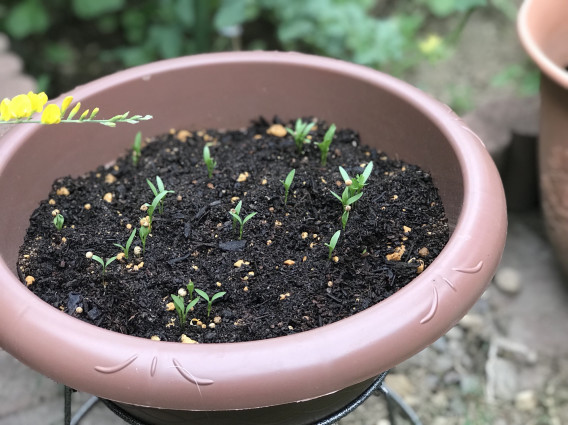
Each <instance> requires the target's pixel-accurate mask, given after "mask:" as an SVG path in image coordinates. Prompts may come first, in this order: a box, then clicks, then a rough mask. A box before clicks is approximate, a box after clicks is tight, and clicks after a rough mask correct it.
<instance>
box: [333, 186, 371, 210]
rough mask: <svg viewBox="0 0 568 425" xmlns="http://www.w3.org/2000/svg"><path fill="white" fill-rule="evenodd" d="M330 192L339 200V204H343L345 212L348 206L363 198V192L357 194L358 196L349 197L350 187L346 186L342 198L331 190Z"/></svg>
mask: <svg viewBox="0 0 568 425" xmlns="http://www.w3.org/2000/svg"><path fill="white" fill-rule="evenodd" d="M330 192H331V194H332V195H333V196H335V197H336V198H337V199H339V202H341V205H343V211H345V209H346V208H347V207H348V206H350V205H351V204H353V203H355V202H357V201H358V200H359V198H361V196H363V192H360V193H357V194H356V195H353V196H349V186H346V187H345V189H343V193H342V194H341V196H339V195H338V194H337V193H335V192H334V191H332V190H330Z"/></svg>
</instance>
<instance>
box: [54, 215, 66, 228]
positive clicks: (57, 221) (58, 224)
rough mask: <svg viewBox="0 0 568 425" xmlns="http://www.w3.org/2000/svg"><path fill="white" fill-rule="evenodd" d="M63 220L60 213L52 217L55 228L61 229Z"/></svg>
mask: <svg viewBox="0 0 568 425" xmlns="http://www.w3.org/2000/svg"><path fill="white" fill-rule="evenodd" d="M64 222H65V218H63V216H62V215H61V214H56V216H55V218H54V219H53V225H54V226H55V228H56V229H57V230H61V229H62V228H63V223H64Z"/></svg>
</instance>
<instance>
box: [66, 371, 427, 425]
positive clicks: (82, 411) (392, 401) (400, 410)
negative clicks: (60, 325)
mask: <svg viewBox="0 0 568 425" xmlns="http://www.w3.org/2000/svg"><path fill="white" fill-rule="evenodd" d="M387 373H388V371H387V372H383V373H382V374H381V375H380V376H379V377H378V378H377V379H376V380H375V382H373V384H372V385H371V386H370V387H369V388H367V390H366V391H365V392H364V393H363V394H361V395H360V396H359V397H357V398H356V399H355V400H353V401H352V402H351V403H349V404H348V405H347V406H345V407H344V408H343V409H341V410H340V411H339V412H336V413H334V414H333V415H331V416H328V417H327V418H325V419H322V420H320V421H319V422H317V423H315V424H313V425H333V424H335V423H337V421H339V420H340V419H341V418H343V417H345V416H347V415H348V414H350V413H351V412H353V411H354V410H355V409H356V408H357V407H359V406H360V405H361V404H363V403H364V402H365V400H367V399H368V398H369V397H370V396H371V395H373V394H374V395H377V396H380V395H383V396H384V398H385V400H386V404H387V411H388V418H389V421H390V423H391V425H397V424H398V419H397V418H398V417H399V415H400V416H402V417H403V418H404V419H406V421H408V422H409V423H410V424H412V425H422V422H420V419H418V416H417V415H416V412H415V411H414V410H412V408H411V407H410V406H408V405H407V404H406V403H405V402H404V400H403V399H402V398H401V397H400V396H399V395H398V394H396V393H395V392H394V391H392V390H391V389H389V388H388V387H387V386H386V385H385V384H384V379H385V377H386V376H387ZM73 392H74V390H73V389H71V388H69V387H65V422H64V425H79V423H80V421H81V420H82V419H83V418H84V417H85V415H86V414H87V413H88V412H89V410H90V409H91V408H92V407H93V406H94V405H95V404H96V403H98V402H99V401H100V402H102V403H104V404H105V405H106V406H107V407H108V408H109V409H110V410H111V411H112V412H113V413H114V414H115V415H117V416H118V417H119V418H121V419H122V420H124V421H125V422H126V423H127V424H131V425H147V424H145V423H143V422H140V421H139V420H138V419H135V418H133V417H132V416H131V415H129V414H128V413H126V412H125V411H124V410H122V409H121V408H120V407H119V406H117V405H116V404H115V403H113V402H112V401H109V400H105V399H100V398H98V397H95V396H93V397H91V398H90V399H89V400H87V401H86V402H85V403H84V404H83V405H82V406H81V407H80V408H79V409H78V410H77V412H76V413H75V414H74V415H73V416H71V396H72V393H73Z"/></svg>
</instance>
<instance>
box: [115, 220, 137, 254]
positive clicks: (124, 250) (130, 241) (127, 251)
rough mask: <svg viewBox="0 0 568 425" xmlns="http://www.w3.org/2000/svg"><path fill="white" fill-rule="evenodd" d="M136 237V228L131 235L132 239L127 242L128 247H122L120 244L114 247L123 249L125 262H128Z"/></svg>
mask: <svg viewBox="0 0 568 425" xmlns="http://www.w3.org/2000/svg"><path fill="white" fill-rule="evenodd" d="M135 236H136V228H134V229H132V233H130V237H129V238H128V240H127V241H126V246H122V245H120V244H118V243H115V244H114V246H116V247H118V248H120V249H122V252H123V253H124V259H125V260H128V254H129V252H130V245H132V241H133V240H134V237H135Z"/></svg>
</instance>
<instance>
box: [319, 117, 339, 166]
mask: <svg viewBox="0 0 568 425" xmlns="http://www.w3.org/2000/svg"><path fill="white" fill-rule="evenodd" d="M335 128H336V127H335V124H331V125H330V126H329V128H328V129H327V131H326V132H325V135H324V136H323V142H320V143H316V146H317V147H318V148H319V150H320V152H321V161H320V162H321V165H322V167H325V166H326V164H327V153H328V152H329V147H330V145H331V142H332V141H333V136H334V135H335Z"/></svg>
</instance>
